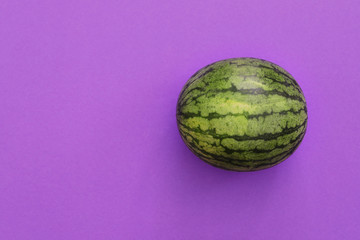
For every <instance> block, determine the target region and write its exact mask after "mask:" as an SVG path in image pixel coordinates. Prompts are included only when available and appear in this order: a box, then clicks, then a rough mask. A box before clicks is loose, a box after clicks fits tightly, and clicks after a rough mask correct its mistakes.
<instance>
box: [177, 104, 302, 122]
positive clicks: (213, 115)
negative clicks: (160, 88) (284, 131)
mask: <svg viewBox="0 0 360 240" xmlns="http://www.w3.org/2000/svg"><path fill="white" fill-rule="evenodd" d="M301 111H304V112H305V113H306V107H304V108H301V109H299V110H298V111H294V110H292V109H290V110H284V111H280V112H271V113H268V112H265V113H262V114H249V113H248V112H246V111H244V112H242V113H227V114H219V113H215V112H214V113H209V115H208V116H206V117H204V116H202V115H201V112H199V113H184V112H181V110H180V109H179V111H178V114H179V115H180V116H181V117H183V118H185V119H189V118H193V117H200V118H205V119H207V120H212V119H218V118H224V117H227V116H232V117H241V116H243V117H246V118H247V119H254V118H256V119H259V117H267V116H270V115H273V114H279V115H286V114H288V113H293V114H295V115H296V114H299V113H301Z"/></svg>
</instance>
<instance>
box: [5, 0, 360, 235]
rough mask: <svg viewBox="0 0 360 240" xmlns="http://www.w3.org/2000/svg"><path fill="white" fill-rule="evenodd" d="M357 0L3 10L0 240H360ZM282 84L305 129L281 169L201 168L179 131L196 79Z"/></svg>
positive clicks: (91, 3) (10, 0)
mask: <svg viewBox="0 0 360 240" xmlns="http://www.w3.org/2000/svg"><path fill="white" fill-rule="evenodd" d="M359 15H360V2H359V1H358V0H345V1H335V0H326V1H325V0H319V1H311V0H301V1H300V0H294V1H286V0H282V1H273V0H272V1H269V0H242V1H236V0H228V1H214V0H211V1H190V0H183V1H173V0H158V1H152V0H149V1H145V0H139V1H136V0H131V1H130V0H121V1H118V0H108V1H100V0H88V1H83V0H80V1H70V0H61V1H60V0H53V1H45V0H38V1H36V0H29V1H20V0H2V1H1V2H0V239H6V240H17V239H19V240H24V239H36V240H42V239H52V240H57V239H67V240H71V239H77V240H78V239H97V240H98V239H107V240H109V239H142V240H146V239H157V240H160V239H204V240H206V239H278V240H279V239H326V240H331V239H356V238H358V237H359V235H360V228H359V226H358V225H359V221H360V191H359V183H360V174H359V169H360V159H359V156H360V124H359V118H360V108H359V106H360V97H359V91H360V80H359V76H360V67H359V56H360V45H359V42H360V24H359ZM232 57H258V58H263V59H266V60H269V61H272V62H274V63H276V64H278V65H280V66H281V67H283V68H285V69H286V70H287V71H289V72H290V73H291V74H292V75H293V76H294V77H295V79H296V80H297V81H298V83H299V84H300V86H301V87H302V89H303V91H304V93H305V97H306V100H307V103H308V114H309V122H308V130H307V134H306V136H305V138H304V141H303V143H302V144H301V145H300V147H299V149H298V150H297V151H296V152H295V153H294V154H293V156H292V157H290V158H289V159H288V160H286V161H285V162H283V163H281V164H280V165H278V166H276V167H274V168H271V169H268V170H264V171H259V172H251V173H237V172H228V171H224V170H221V169H217V168H214V167H212V166H209V165H207V164H205V163H204V162H202V161H201V160H199V159H197V158H196V157H195V156H194V155H193V154H192V153H191V152H190V151H189V150H188V149H187V148H186V146H185V144H184V143H183V142H182V140H181V138H180V135H179V133H178V130H177V126H176V121H175V106H176V101H177V97H178V94H179V92H180V90H181V88H182V86H183V85H184V84H185V82H186V81H187V79H188V78H189V77H190V76H191V75H192V74H193V73H194V72H195V71H197V70H198V69H200V68H202V67H203V66H205V65H207V64H209V63H212V62H214V61H218V60H221V59H225V58H232Z"/></svg>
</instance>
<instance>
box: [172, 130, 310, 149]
mask: <svg viewBox="0 0 360 240" xmlns="http://www.w3.org/2000/svg"><path fill="white" fill-rule="evenodd" d="M179 130H180V133H181V134H182V136H184V139H185V140H186V138H185V136H186V135H190V136H191V137H192V138H193V141H195V143H197V144H200V143H199V142H200V141H199V140H198V138H197V137H196V136H194V135H193V134H191V133H190V132H184V131H183V130H181V129H179ZM302 135H303V132H302V133H300V134H299V135H298V136H296V137H295V138H294V139H292V140H290V141H289V143H288V144H284V145H277V143H276V145H275V147H274V148H272V149H267V150H260V149H256V148H255V149H247V150H233V149H230V148H228V147H226V146H224V145H222V144H221V141H220V146H221V147H223V148H224V149H225V151H224V152H225V153H227V154H232V153H246V152H248V153H270V152H272V151H274V150H276V149H283V148H285V147H287V146H288V145H289V144H293V143H295V142H296V141H298V140H299V139H300V138H301V137H302ZM186 141H187V140H186ZM247 141H248V140H247ZM187 142H188V141H187ZM201 142H205V143H206V144H208V145H211V146H214V147H217V145H214V144H211V143H209V142H206V141H201ZM197 149H198V150H202V149H199V148H198V147H197Z"/></svg>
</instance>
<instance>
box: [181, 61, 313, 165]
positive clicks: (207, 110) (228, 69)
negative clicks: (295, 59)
mask: <svg viewBox="0 0 360 240" xmlns="http://www.w3.org/2000/svg"><path fill="white" fill-rule="evenodd" d="M176 118H177V124H178V128H179V131H180V134H181V137H182V139H183V140H184V142H185V144H186V145H187V146H188V147H189V148H190V150H191V151H192V152H193V153H194V154H195V155H197V156H198V157H199V158H200V159H202V160H204V161H205V162H207V163H209V164H211V165H213V166H215V167H219V168H223V169H227V170H233V171H255V170H260V169H265V168H269V167H272V166H274V165H276V164H279V163H280V162H282V161H284V160H285V159H286V158H288V157H289V156H290V155H291V154H292V153H293V152H294V151H295V150H296V148H297V147H298V146H299V144H300V143H301V141H302V139H303V138H304V135H305V132H306V126H307V119H308V118H307V109H306V102H305V98H304V94H303V92H302V90H301V88H300V86H299V85H298V83H297V82H296V81H295V79H294V78H293V77H292V76H291V75H290V74H289V73H288V72H287V71H285V70H284V69H283V68H281V67H279V66H278V65H276V64H274V63H271V62H268V61H265V60H261V59H256V58H232V59H226V60H222V61H218V62H215V63H212V64H210V65H208V66H206V67H204V68H202V69H200V70H199V71H198V72H196V73H195V74H194V75H193V76H192V77H191V78H190V79H189V80H188V82H187V83H186V85H185V86H184V87H183V89H182V91H181V93H180V96H179V99H178V102H177V111H176Z"/></svg>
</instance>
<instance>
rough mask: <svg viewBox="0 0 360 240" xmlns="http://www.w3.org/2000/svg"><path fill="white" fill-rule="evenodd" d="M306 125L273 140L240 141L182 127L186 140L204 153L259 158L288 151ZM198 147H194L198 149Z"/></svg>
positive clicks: (231, 157)
mask: <svg viewBox="0 0 360 240" xmlns="http://www.w3.org/2000/svg"><path fill="white" fill-rule="evenodd" d="M305 127H306V126H303V127H302V128H299V129H298V130H296V131H294V132H292V133H290V134H286V135H284V136H279V137H278V138H276V139H273V140H244V141H238V140H235V139H233V138H224V139H218V138H215V137H213V136H211V135H207V134H201V133H198V132H194V131H191V130H188V129H186V128H184V127H180V131H181V134H182V136H183V137H184V138H185V140H186V141H187V142H189V143H193V144H194V145H195V147H196V149H197V150H201V152H202V153H204V154H212V155H218V156H223V157H227V158H230V159H243V160H249V159H253V160H257V159H264V158H268V157H272V156H275V155H278V154H280V153H282V152H284V151H288V150H289V149H291V147H293V146H294V145H296V143H297V142H298V141H299V140H300V138H299V136H301V135H302V134H303V133H304V130H305ZM196 149H194V150H195V151H196Z"/></svg>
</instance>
